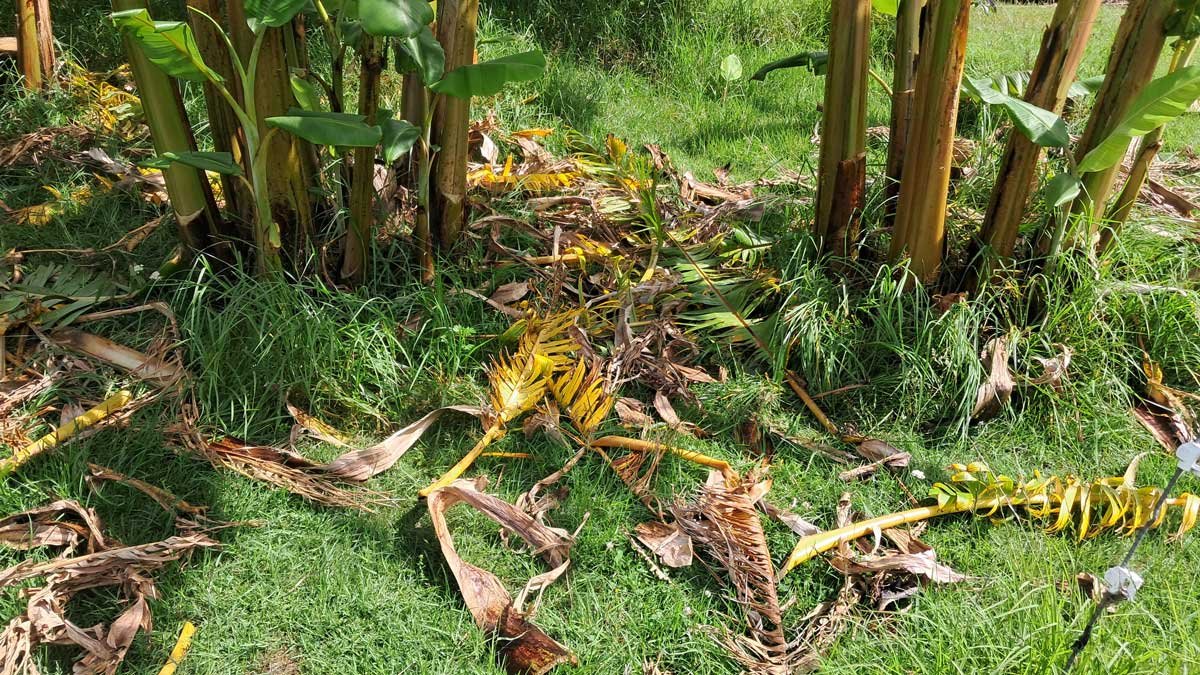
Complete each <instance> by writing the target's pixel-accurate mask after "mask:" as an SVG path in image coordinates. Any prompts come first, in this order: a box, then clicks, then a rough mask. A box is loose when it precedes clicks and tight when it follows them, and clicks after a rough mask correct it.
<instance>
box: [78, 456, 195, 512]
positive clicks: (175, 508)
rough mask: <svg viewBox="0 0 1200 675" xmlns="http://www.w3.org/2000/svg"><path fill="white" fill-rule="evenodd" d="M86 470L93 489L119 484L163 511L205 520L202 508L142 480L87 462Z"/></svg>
mask: <svg viewBox="0 0 1200 675" xmlns="http://www.w3.org/2000/svg"><path fill="white" fill-rule="evenodd" d="M88 470H89V471H91V475H90V476H88V477H87V481H88V483H89V484H90V485H91V486H92V487H93V489H95V486H97V485H99V484H100V483H103V482H105V481H111V482H114V483H121V484H123V485H128V486H129V487H131V488H133V489H135V490H137V491H139V492H141V493H142V494H144V495H146V496H147V497H149V498H150V499H153V500H154V502H155V503H156V504H158V505H159V506H161V507H162V508H163V510H164V511H172V512H179V513H186V514H187V515H189V516H193V517H197V518H205V517H206V516H205V512H206V511H208V508H207V507H204V506H193V505H191V504H189V503H187V502H186V501H184V500H182V499H180V498H179V497H176V496H175V495H173V494H171V493H170V492H167V491H166V490H164V489H163V488H160V487H158V486H157V485H151V484H150V483H147V482H146V481H144V480H140V479H138V478H133V477H131V476H126V475H125V474H123V473H120V472H118V471H113V470H112V469H109V468H108V467H104V466H100V465H99V464H92V463H91V462H88Z"/></svg>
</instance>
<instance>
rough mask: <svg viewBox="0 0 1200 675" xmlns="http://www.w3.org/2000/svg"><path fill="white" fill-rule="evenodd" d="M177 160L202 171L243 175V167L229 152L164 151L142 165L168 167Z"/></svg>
mask: <svg viewBox="0 0 1200 675" xmlns="http://www.w3.org/2000/svg"><path fill="white" fill-rule="evenodd" d="M176 162H178V163H180V164H183V165H186V166H190V167H193V168H196V169H200V170H201V171H212V172H213V173H223V174H226V175H229V176H240V175H242V167H241V166H239V165H238V164H237V162H235V161H233V155H231V154H229V153H228V152H164V153H162V154H161V155H158V156H157V157H153V158H151V159H149V160H147V161H145V162H142V164H141V165H142V166H145V167H149V168H151V169H166V168H167V167H169V166H170V165H172V164H174V163H176Z"/></svg>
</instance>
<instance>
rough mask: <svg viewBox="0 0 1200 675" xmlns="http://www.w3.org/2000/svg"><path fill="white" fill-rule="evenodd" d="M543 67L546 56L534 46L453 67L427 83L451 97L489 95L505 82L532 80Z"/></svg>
mask: <svg viewBox="0 0 1200 675" xmlns="http://www.w3.org/2000/svg"><path fill="white" fill-rule="evenodd" d="M545 70H546V57H545V56H543V55H542V53H541V52H540V51H538V50H536V49H535V50H533V51H530V52H524V53H521V54H513V55H512V56H505V57H502V58H499V59H492V60H491V61H484V62H483V63H476V64H474V65H470V66H462V67H461V68H455V69H454V70H452V71H450V72H449V73H446V75H445V77H443V78H442V79H441V80H439V81H437V82H435V83H433V84H431V85H429V88H430V89H432V90H433V91H435V92H437V93H439V94H445V95H447V96H453V97H455V98H467V99H469V98H471V97H472V96H492V95H494V94H498V93H500V90H501V89H503V88H504V85H506V84H508V83H509V82H526V81H528V80H534V79H537V78H539V77H541V75H542V72H543V71H545Z"/></svg>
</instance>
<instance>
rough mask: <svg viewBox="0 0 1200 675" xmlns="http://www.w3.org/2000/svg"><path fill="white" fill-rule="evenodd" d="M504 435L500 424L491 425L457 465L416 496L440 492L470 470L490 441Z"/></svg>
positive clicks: (426, 495)
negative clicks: (435, 491)
mask: <svg viewBox="0 0 1200 675" xmlns="http://www.w3.org/2000/svg"><path fill="white" fill-rule="evenodd" d="M504 433H505V431H504V427H503V426H502V424H501V423H499V422H498V423H496V424H493V425H492V426H491V427H489V428H488V430H487V433H485V434H484V435H483V438H481V439H479V442H478V443H476V444H475V447H473V448H471V451H470V452H468V453H467V454H466V455H464V456H463V458H462V459H460V460H458V463H457V464H455V465H454V466H452V467H450V469H449V470H448V471H446V473H444V474H442V476H441V478H438V479H437V480H435V481H434V482H432V483H430V484H429V485H427V486H426V487H425V488H424V489H422V490H421V491H420V492H418V493H417V494H418V495H420V496H421V497H428V496H429V495H430V494H431V493H433V491H434V490H440V489H442V488H444V487H446V486H448V485H450V484H451V483H453V482H454V481H456V480H458V478H459V476H462V475H463V474H464V473H466V472H467V469H469V468H471V465H472V464H474V463H475V460H477V459H479V456H480V455H482V454H483V451H484V450H485V449H486V448H487V447H488V446H489V445H491V444H492V441H495V440H499V439H500V438H502V437H503V436H504Z"/></svg>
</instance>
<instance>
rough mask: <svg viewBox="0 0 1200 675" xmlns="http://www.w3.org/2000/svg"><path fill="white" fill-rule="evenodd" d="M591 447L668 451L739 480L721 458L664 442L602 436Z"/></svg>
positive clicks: (727, 463)
mask: <svg viewBox="0 0 1200 675" xmlns="http://www.w3.org/2000/svg"><path fill="white" fill-rule="evenodd" d="M591 445H592V447H597V448H621V449H623V450H631V451H633V452H669V453H671V454H672V455H675V456H676V457H679V458H680V459H684V460H687V461H689V462H694V463H696V464H699V465H701V466H707V467H709V468H710V469H717V470H718V471H720V472H721V475H722V476H724V477H725V479H726V480H727V481H733V482H740V479H739V477H738V474H737V472H735V471H734V470H733V467H732V466H730V465H729V462H726V461H725V460H723V459H717V458H716V457H709V456H708V455H705V454H704V453H700V452H695V451H692V450H684V449H683V448H675V447H671V446H669V445H666V444H664V443H658V442H655V441H643V440H640V439H637V438H627V437H625V436H603V437H601V438H597V439H596V440H594V441H592V443H591Z"/></svg>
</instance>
